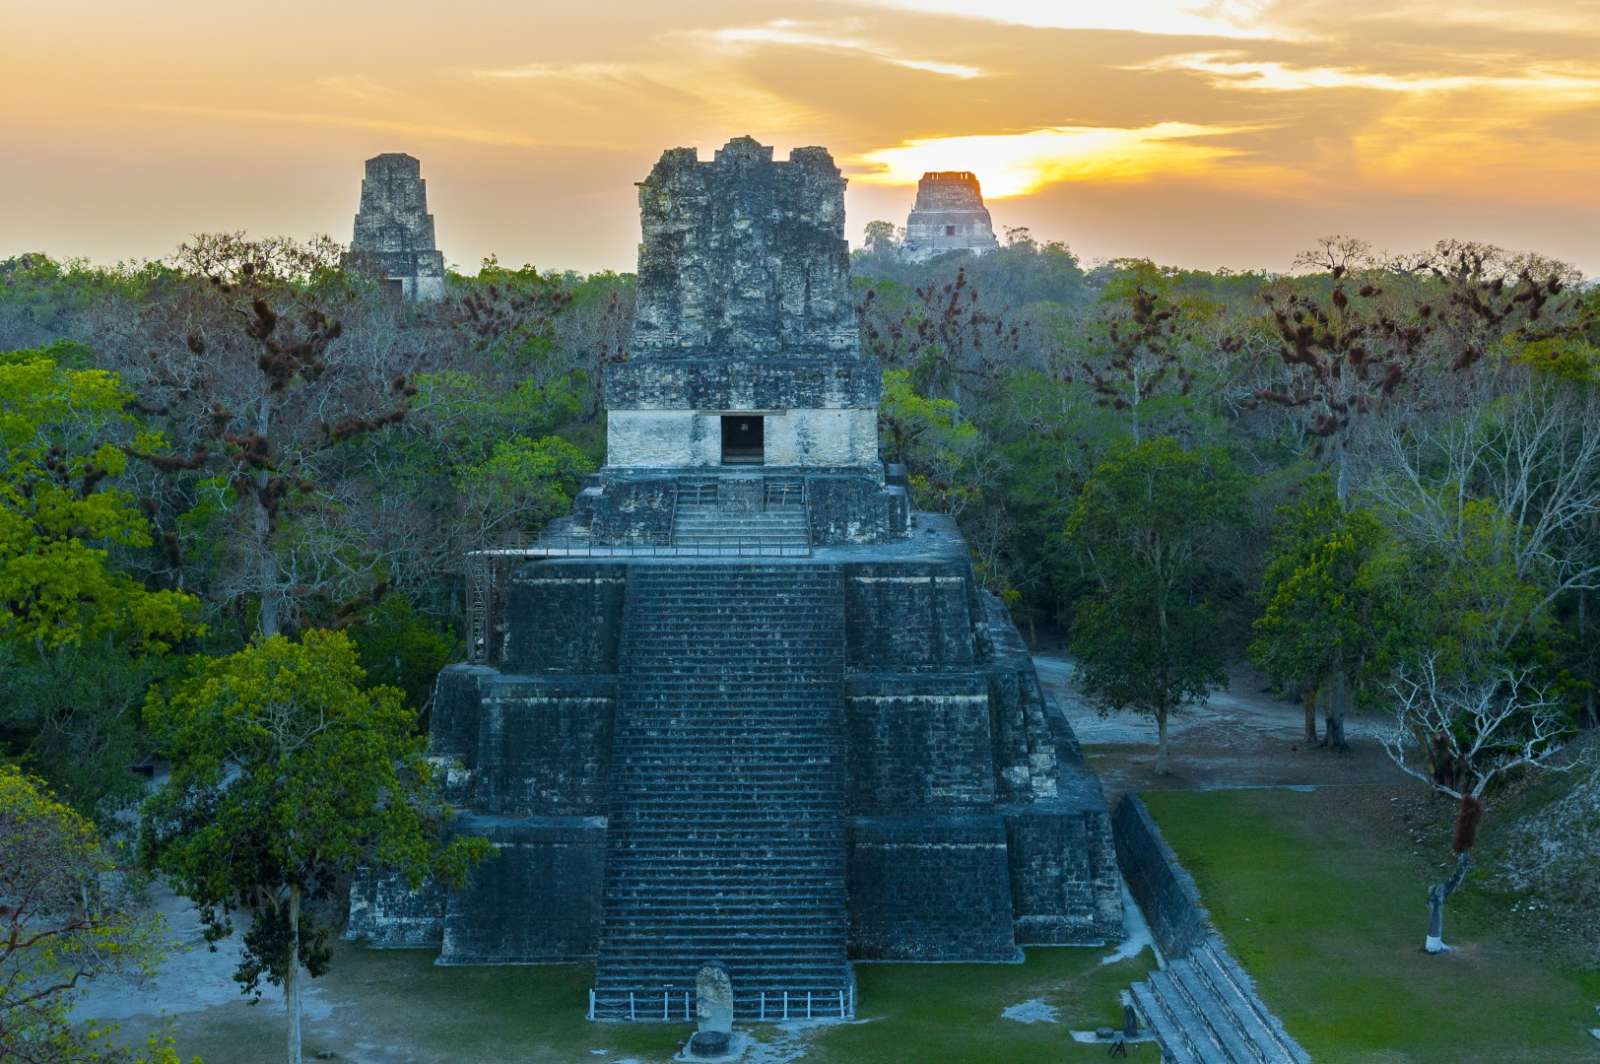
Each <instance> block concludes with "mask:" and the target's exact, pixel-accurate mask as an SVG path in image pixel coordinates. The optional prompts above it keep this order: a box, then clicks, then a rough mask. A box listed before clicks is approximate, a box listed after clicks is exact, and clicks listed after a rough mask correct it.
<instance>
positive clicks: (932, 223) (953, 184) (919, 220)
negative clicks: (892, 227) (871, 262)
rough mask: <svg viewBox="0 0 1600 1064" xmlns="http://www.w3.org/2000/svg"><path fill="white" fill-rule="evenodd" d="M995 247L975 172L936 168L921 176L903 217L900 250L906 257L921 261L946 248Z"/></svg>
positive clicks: (985, 249) (982, 249)
mask: <svg viewBox="0 0 1600 1064" xmlns="http://www.w3.org/2000/svg"><path fill="white" fill-rule="evenodd" d="M999 246H1000V242H999V241H998V240H996V239H995V236H994V224H993V223H992V222H991V221H990V220H989V208H987V207H985V206H984V205H983V190H982V189H981V188H980V187H979V186H978V176H977V175H976V174H969V173H967V172H966V171H965V170H939V171H931V172H929V173H926V174H923V175H922V180H921V181H918V182H917V201H916V203H914V204H913V205H912V207H911V213H910V214H909V215H908V216H907V217H906V239H905V244H904V245H903V247H902V252H903V253H904V255H905V256H906V257H907V258H909V259H910V260H912V261H913V262H921V261H923V260H925V259H931V258H933V257H934V256H935V255H942V254H944V253H945V252H947V251H967V252H971V253H972V254H974V255H982V254H983V253H985V252H988V251H993V250H995V249H996V248H998V247H999Z"/></svg>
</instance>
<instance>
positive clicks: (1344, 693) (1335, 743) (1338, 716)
mask: <svg viewBox="0 0 1600 1064" xmlns="http://www.w3.org/2000/svg"><path fill="white" fill-rule="evenodd" d="M1328 683H1329V687H1328V704H1327V707H1326V716H1325V719H1324V722H1323V739H1322V741H1323V745H1324V746H1326V747H1328V749H1330V750H1340V751H1344V750H1349V749H1350V744H1349V743H1347V742H1345V738H1344V717H1345V713H1346V711H1347V710H1348V709H1349V708H1350V673H1349V671H1348V670H1346V669H1344V668H1338V669H1335V670H1334V671H1333V673H1332V675H1331V676H1330V677H1329V681H1328Z"/></svg>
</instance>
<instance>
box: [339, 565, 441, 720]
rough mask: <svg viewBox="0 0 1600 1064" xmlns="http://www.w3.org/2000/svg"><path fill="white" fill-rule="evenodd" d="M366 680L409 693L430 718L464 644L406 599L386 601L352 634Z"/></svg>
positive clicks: (388, 597)
mask: <svg viewBox="0 0 1600 1064" xmlns="http://www.w3.org/2000/svg"><path fill="white" fill-rule="evenodd" d="M347 631H348V632H349V633H350V638H351V640H352V641H353V642H354V643H355V645H356V652H357V654H358V655H360V659H361V668H362V669H363V670H364V671H365V672H366V674H367V679H368V680H370V681H372V682H374V683H379V684H384V685H386V686H389V687H398V688H399V689H400V690H401V691H403V692H405V696H406V704H407V705H409V706H410V707H411V708H412V709H414V710H417V711H418V712H419V713H420V712H425V711H426V710H427V709H428V708H429V704H430V703H431V701H432V699H433V685H434V682H435V681H436V680H437V679H438V676H439V670H440V669H442V668H444V667H445V666H446V665H448V664H450V661H451V659H453V658H455V657H456V656H457V650H458V648H459V644H460V640H459V639H458V637H456V636H454V635H451V634H450V633H449V632H446V631H444V630H443V629H442V628H440V627H439V626H438V625H437V624H435V623H433V622H432V621H430V620H429V619H428V618H427V617H424V616H423V615H422V614H420V613H418V612H417V610H416V608H415V607H414V606H412V604H411V601H410V600H409V599H407V598H406V597H405V596H404V595H401V594H398V593H391V594H388V595H385V596H384V597H383V598H382V599H381V600H380V601H379V602H378V604H377V605H376V606H374V607H373V608H372V609H371V610H368V611H367V612H366V613H365V614H363V615H362V616H361V618H360V619H359V620H357V621H355V622H354V623H353V624H351V625H350V627H349V628H348V629H347Z"/></svg>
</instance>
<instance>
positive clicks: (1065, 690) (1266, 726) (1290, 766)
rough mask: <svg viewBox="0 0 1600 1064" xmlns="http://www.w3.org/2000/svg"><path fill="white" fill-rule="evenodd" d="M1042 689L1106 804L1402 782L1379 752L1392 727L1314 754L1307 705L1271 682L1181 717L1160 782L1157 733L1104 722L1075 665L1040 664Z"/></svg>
mask: <svg viewBox="0 0 1600 1064" xmlns="http://www.w3.org/2000/svg"><path fill="white" fill-rule="evenodd" d="M1033 661H1034V665H1035V666H1036V667H1037V669H1038V671H1039V680H1040V682H1041V683H1042V684H1043V685H1044V688H1045V691H1046V692H1047V693H1048V694H1050V695H1052V696H1053V697H1054V698H1055V699H1056V702H1057V704H1059V705H1060V706H1061V709H1062V711H1063V712H1064V713H1065V714H1066V715H1067V719H1068V720H1069V721H1070V722H1071V723H1072V729H1073V731H1074V732H1076V733H1077V736H1078V742H1079V743H1080V744H1081V745H1082V746H1083V751H1084V755H1085V757H1087V758H1088V760H1089V763H1090V764H1091V765H1092V766H1093V767H1094V769H1095V771H1096V772H1097V773H1099V775H1100V781H1101V783H1102V785H1103V786H1104V787H1105V791H1106V797H1107V798H1108V799H1109V800H1111V801H1113V802H1114V801H1115V800H1116V799H1117V798H1118V797H1119V796H1121V795H1122V794H1123V793H1124V792H1126V791H1130V790H1158V789H1179V790H1214V789H1218V788H1225V787H1335V786H1351V785H1367V784H1372V783H1393V782H1396V781H1398V780H1399V779H1401V778H1402V777H1401V776H1400V774H1399V772H1397V771H1396V769H1395V768H1394V766H1393V765H1392V764H1391V763H1390V761H1389V758H1388V755H1386V754H1385V753H1384V752H1383V748H1382V746H1380V745H1379V743H1378V738H1377V736H1378V733H1379V729H1380V728H1382V727H1383V726H1384V725H1385V724H1386V722H1385V721H1381V720H1376V719H1373V718H1363V717H1358V718H1354V719H1352V720H1350V721H1349V722H1347V727H1346V730H1347V732H1348V734H1349V739H1350V751H1349V753H1345V754H1337V753H1331V752H1329V751H1327V750H1324V749H1321V748H1320V747H1315V746H1312V747H1309V748H1308V747H1307V745H1306V743H1305V739H1304V731H1305V724H1304V716H1303V714H1302V711H1301V708H1300V706H1299V704H1298V703H1293V702H1286V701H1283V700H1281V699H1277V698H1274V697H1272V696H1271V695H1270V694H1266V693H1264V692H1263V691H1262V690H1261V688H1262V687H1263V686H1265V685H1264V683H1263V681H1262V680H1261V678H1260V677H1259V676H1257V675H1255V674H1253V673H1250V672H1247V671H1241V672H1239V673H1236V674H1235V675H1234V676H1233V679H1232V682H1231V683H1230V684H1229V686H1228V687H1227V689H1225V690H1222V691H1218V692H1216V693H1215V694H1213V695H1212V696H1211V698H1210V699H1209V700H1207V701H1206V702H1205V703H1203V704H1202V705H1199V706H1195V707H1192V708H1190V709H1186V710H1185V711H1183V712H1182V713H1181V714H1178V715H1175V716H1174V717H1173V719H1172V721H1171V722H1170V723H1169V725H1168V734H1169V738H1170V744H1171V761H1172V765H1171V767H1172V772H1171V774H1170V775H1168V776H1157V775H1156V774H1155V756H1156V726H1155V722H1154V721H1153V720H1151V719H1150V718H1149V717H1145V716H1140V715H1137V714H1133V713H1122V714H1113V715H1111V716H1102V715H1101V714H1100V713H1099V712H1097V711H1096V710H1095V709H1094V707H1093V706H1091V705H1089V704H1088V702H1087V701H1086V700H1085V699H1084V698H1083V696H1082V695H1081V694H1080V693H1079V691H1078V689H1077V686H1076V684H1075V683H1074V682H1073V678H1072V677H1073V665H1072V662H1071V660H1070V659H1068V658H1064V657H1059V656H1055V655H1048V654H1040V655H1036V656H1035V657H1034V659H1033Z"/></svg>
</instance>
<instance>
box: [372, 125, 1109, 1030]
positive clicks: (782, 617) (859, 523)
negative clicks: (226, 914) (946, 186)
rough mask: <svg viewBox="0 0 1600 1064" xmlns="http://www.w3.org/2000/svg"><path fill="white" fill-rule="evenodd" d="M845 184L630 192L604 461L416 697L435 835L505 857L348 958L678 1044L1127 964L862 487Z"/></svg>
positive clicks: (1039, 729) (962, 572) (408, 904)
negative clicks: (448, 970)
mask: <svg viewBox="0 0 1600 1064" xmlns="http://www.w3.org/2000/svg"><path fill="white" fill-rule="evenodd" d="M844 187H845V182H844V179H843V178H842V177H841V176H840V174H839V170H838V168H837V167H836V166H835V165H834V162H833V159H832V157H831V156H830V155H829V154H828V152H827V151H825V150H824V149H822V148H797V149H795V150H794V151H793V152H792V153H791V154H790V156H789V158H788V160H787V161H774V159H773V158H772V149H771V148H767V147H764V146H762V145H760V144H758V143H756V142H755V141H754V140H751V139H749V138H739V139H736V140H733V141H730V142H729V143H728V144H727V146H726V147H724V148H723V149H722V150H720V151H718V152H717V153H716V155H715V157H714V158H713V159H712V160H711V161H709V162H704V161H701V160H700V159H699V158H697V156H696V154H695V152H694V151H693V150H691V149H674V150H671V151H668V152H666V153H665V154H663V155H662V157H661V160H660V161H659V162H658V163H657V164H656V166H655V168H654V169H653V170H652V171H651V173H650V176H649V177H648V178H646V179H645V180H644V181H643V182H642V183H641V184H640V185H639V203H640V210H641V214H642V220H643V235H644V240H643V243H642V244H641V246H640V249H639V290H638V309H637V314H636V318H635V322H634V331H633V339H632V343H631V346H630V357H629V358H628V359H627V361H625V362H623V363H621V364H619V365H617V366H615V367H613V368H612V370H611V371H610V375H609V377H608V379H607V381H606V404H607V408H608V456H607V462H606V465H605V467H604V468H603V469H602V470H601V471H600V472H599V473H597V474H596V475H595V476H594V477H593V478H592V479H591V482H590V483H589V484H588V485H587V486H586V487H585V488H584V489H583V491H582V492H581V494H580V495H579V497H578V499H577V502H576V505H575V506H574V510H573V513H572V515H571V516H569V517H566V518H563V519H561V520H559V521H556V522H554V523H553V524H552V525H551V527H549V528H547V529H545V530H544V532H543V534H542V536H541V537H540V538H539V539H538V540H537V541H536V542H534V543H533V544H532V545H531V546H521V547H507V548H504V549H489V550H485V551H481V552H479V553H477V554H475V555H473V558H472V562H473V573H474V575H473V578H472V581H471V587H470V589H469V594H470V596H471V599H470V602H469V628H470V646H471V656H472V660H471V661H470V662H468V663H465V664H461V665H453V666H450V667H449V668H447V669H445V670H444V672H443V673H442V674H441V675H440V677H439V683H438V688H437V692H436V697H435V699H434V704H433V710H432V716H431V723H430V727H431V743H432V750H433V753H434V755H435V756H437V757H439V758H441V759H443V760H444V761H446V762H447V763H448V764H449V765H450V766H451V768H450V770H449V779H450V790H451V793H452V795H453V798H452V800H453V801H454V802H455V803H456V804H457V806H458V807H459V808H461V809H462V810H463V812H462V815H461V816H460V817H458V819H457V822H456V829H457V830H459V831H462V832H467V833H470V834H476V835H482V836H485V837H487V838H489V839H490V840H492V841H493V843H494V846H495V849H496V854H495V856H494V857H493V858H492V859H491V860H489V861H487V862H485V863H484V864H483V865H482V866H480V868H479V869H478V870H477V871H476V872H475V874H474V877H473V879H472V880H471V882H470V883H469V884H468V885H467V886H466V887H464V888H462V889H459V890H451V891H443V890H439V889H425V890H423V891H420V892H412V891H408V890H407V889H405V886H404V884H403V883H400V882H398V881H395V880H393V879H384V878H381V877H367V876H364V877H359V878H358V880H357V883H356V885H355V887H354V888H353V889H352V896H351V914H350V929H349V934H350V935H351V936H352V937H357V938H365V939H367V940H368V941H369V942H370V943H372V944H374V945H377V946H391V947H400V946H405V947H419V946H428V947H433V948H437V949H439V950H440V958H439V959H440V963H443V964H513V963H549V962H588V961H592V962H593V963H594V965H595V973H594V984H593V989H592V991H591V994H590V999H589V1008H588V1014H589V1016H590V1018H592V1019H597V1020H638V1021H646V1020H656V1021H661V1020H672V1021H676V1022H692V1021H693V1020H694V1019H695V1018H696V1017H697V1016H699V1017H700V1018H701V1019H702V1021H705V1020H706V1018H707V1017H708V1016H713V1015H720V1012H719V1010H721V1009H722V1008H724V1006H725V1002H726V999H728V998H729V997H731V1007H732V1012H733V1015H734V1016H735V1017H736V1018H739V1019H752V1020H754V1019H766V1020H769V1021H771V1020H780V1019H783V1018H788V1019H791V1020H793V1019H805V1018H819V1019H820V1018H829V1017H833V1018H837V1017H842V1016H851V1015H853V1014H854V1012H855V1007H856V988H855V978H854V974H853V969H852V967H851V961H852V960H857V959H860V960H904V961H982V962H1009V961H1016V960H1019V959H1021V950H1020V947H1021V946H1024V945H1030V944H1071V943H1096V942H1101V941H1104V940H1106V939H1111V938H1117V937H1120V935H1121V934H1122V930H1123V914H1122V901H1121V893H1120V878H1119V875H1118V871H1117V863H1116V854H1115V850H1114V846H1113V843H1112V835H1111V828H1110V819H1109V816H1108V814H1107V810H1106V806H1105V801H1104V799H1103V797H1102V794H1101V791H1100V786H1099V783H1098V782H1097V781H1096V779H1095V777H1094V776H1093V774H1092V773H1091V772H1090V771H1089V770H1088V769H1087V767H1086V766H1085V765H1084V764H1083V762H1082V760H1081V758H1080V756H1079V753H1078V747H1077V743H1076V741H1075V740H1074V738H1073V735H1072V731H1071V729H1070V727H1069V726H1068V724H1067V722H1066V719H1065V717H1064V716H1063V715H1062V714H1061V712H1060V711H1059V710H1058V709H1057V708H1056V706H1055V705H1054V704H1053V703H1052V702H1051V701H1050V700H1049V699H1047V698H1046V697H1045V696H1044V694H1043V692H1042V689H1041V688H1040V685H1039V681H1038V677H1037V676H1036V675H1035V673H1034V669H1033V665H1032V662H1031V660H1030V658H1029V655H1028V651H1027V648H1026V647H1025V645H1024V644H1023V641H1022V639H1021V638H1020V636H1019V635H1018V634H1017V631H1016V629H1015V627H1014V626H1013V625H1012V622H1011V620H1010V618H1009V616H1008V615H1007V613H1006V610H1005V608H1004V607H1003V606H1002V605H1001V603H1000V602H999V601H998V600H997V599H995V598H994V597H993V596H992V595H990V594H988V593H987V592H985V591H984V590H983V589H982V588H981V587H980V585H979V584H978V582H977V580H976V579H975V578H974V575H973V570H972V564H971V561H970V559H969V555H968V552H967V548H966V545H965V544H964V543H963V541H962V539H961V536H960V534H959V533H958V532H957V530H956V528H955V526H954V525H953V523H952V522H950V521H949V520H948V519H946V518H944V517H942V516H936V515H931V514H923V513H913V512H912V511H911V508H910V503H909V500H908V498H907V494H906V489H905V478H904V474H903V472H902V471H899V470H898V469H895V468H886V466H885V464H884V463H883V462H882V460H881V459H880V458H879V455H878V449H877V434H876V432H877V429H876V426H877V406H878V401H879V394H880V388H881V379H880V378H881V374H880V369H879V366H878V365H877V363H876V362H874V361H873V360H872V359H870V358H866V357H863V356H862V354H861V351H860V346H859V340H858V329H857V325H856V322H855V318H854V313H853V311H852V308H851V301H850V294H849V271H848V249H847V244H846V241H845V238H844ZM708 970H712V971H713V973H718V972H720V973H723V974H719V975H717V976H716V979H715V980H711V981H708V976H707V974H706V973H707V971H708ZM711 982H715V984H716V986H717V988H718V989H717V993H716V997H717V1001H716V1002H711V1001H707V1002H703V1003H702V1002H700V1001H699V1000H697V999H698V997H699V995H700V994H701V993H702V990H701V989H700V988H701V987H703V986H707V985H711ZM702 1006H703V1007H702Z"/></svg>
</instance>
